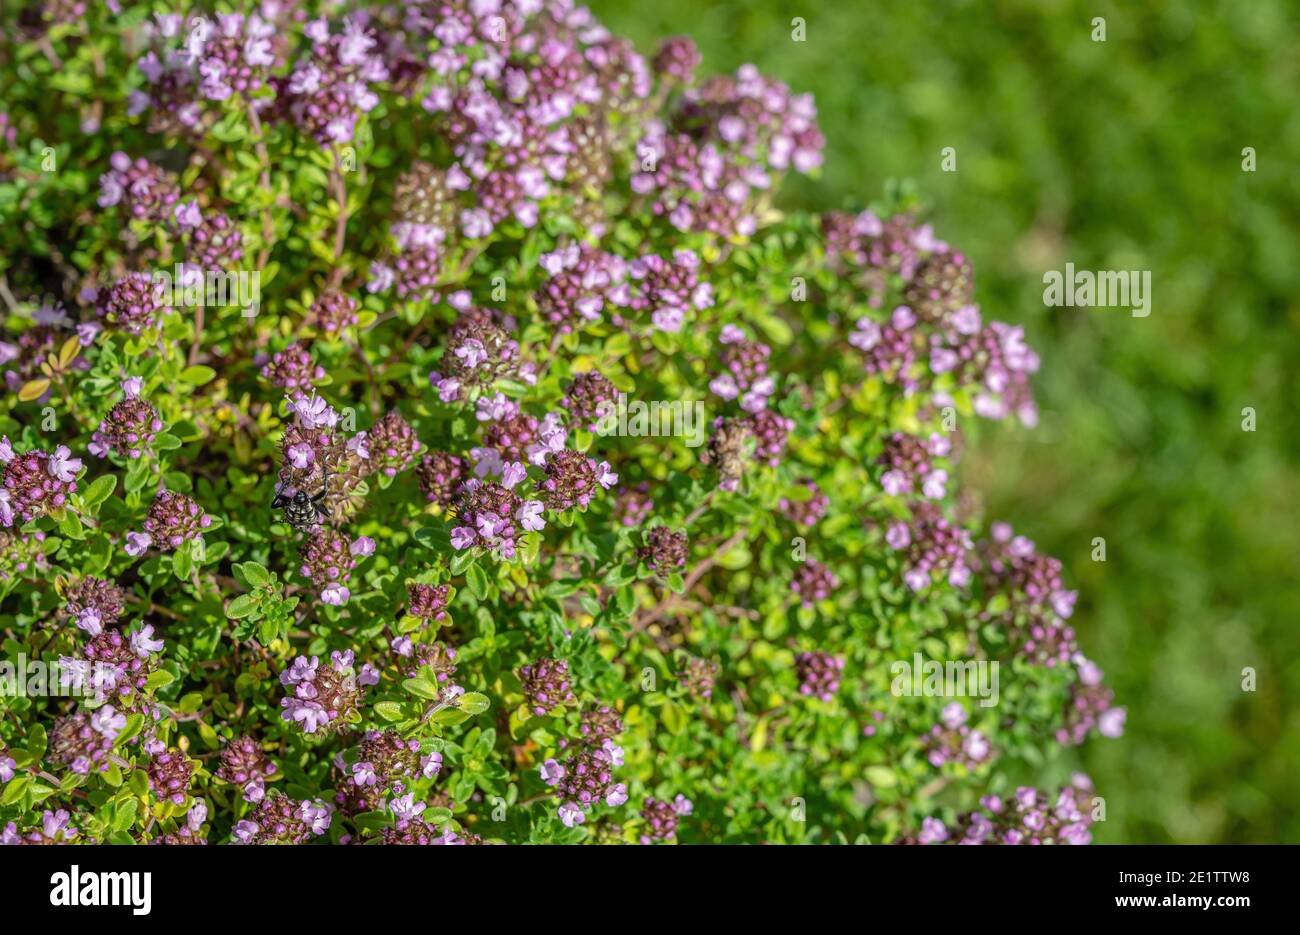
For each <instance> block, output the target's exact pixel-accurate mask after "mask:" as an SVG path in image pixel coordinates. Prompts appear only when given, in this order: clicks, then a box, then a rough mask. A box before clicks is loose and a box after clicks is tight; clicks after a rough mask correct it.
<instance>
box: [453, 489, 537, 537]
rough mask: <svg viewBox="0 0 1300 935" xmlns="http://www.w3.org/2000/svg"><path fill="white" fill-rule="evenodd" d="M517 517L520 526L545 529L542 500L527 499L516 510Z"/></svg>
mask: <svg viewBox="0 0 1300 935" xmlns="http://www.w3.org/2000/svg"><path fill="white" fill-rule="evenodd" d="M515 519H517V520H518V521H519V525H520V526H523V527H524V529H527V530H529V531H530V532H537V531H539V530H541V529H545V528H546V521H545V520H544V519H542V501H540V500H525V501H524V502H523V504H522V505H521V506H520V507H519V509H517V510H515ZM458 548H459V547H458Z"/></svg>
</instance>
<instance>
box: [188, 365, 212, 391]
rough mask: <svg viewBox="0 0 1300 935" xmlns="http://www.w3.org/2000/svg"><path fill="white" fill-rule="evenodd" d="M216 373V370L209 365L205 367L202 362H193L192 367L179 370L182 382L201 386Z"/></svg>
mask: <svg viewBox="0 0 1300 935" xmlns="http://www.w3.org/2000/svg"><path fill="white" fill-rule="evenodd" d="M216 375H217V372H216V371H215V370H213V369H212V368H211V367H205V366H203V365H202V364H195V365H194V366H193V367H186V368H185V369H184V370H182V371H181V374H180V380H181V382H182V383H189V384H191V385H193V386H202V385H203V384H204V383H207V382H208V381H210V380H211V379H212V378H213V377H215V376H216Z"/></svg>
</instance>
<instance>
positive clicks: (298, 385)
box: [262, 344, 325, 390]
mask: <svg viewBox="0 0 1300 935" xmlns="http://www.w3.org/2000/svg"><path fill="white" fill-rule="evenodd" d="M324 378H325V368H324V367H322V366H320V365H319V364H316V363H315V362H313V361H312V359H311V351H309V350H308V349H307V348H305V347H303V346H302V345H301V344H290V345H289V346H288V347H286V348H285V349H284V350H282V351H276V352H275V353H274V354H272V355H271V359H270V360H268V361H267V362H266V365H265V366H264V367H263V368H262V379H264V380H265V381H266V382H267V383H270V384H271V385H272V386H277V387H280V388H281V389H286V390H305V389H309V388H310V387H311V386H312V384H314V383H318V382H319V381H321V380H323V379H324Z"/></svg>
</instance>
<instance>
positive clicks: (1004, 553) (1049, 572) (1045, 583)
mask: <svg viewBox="0 0 1300 935" xmlns="http://www.w3.org/2000/svg"><path fill="white" fill-rule="evenodd" d="M991 532H992V537H991V538H990V540H989V541H987V542H982V543H980V571H981V576H982V577H983V579H984V583H985V587H986V588H987V589H988V590H989V591H991V592H1000V593H1004V594H1007V595H1008V596H1010V597H1011V598H1012V603H1013V606H1015V607H1017V608H1023V609H1031V610H1050V611H1051V612H1052V613H1054V614H1056V615H1057V616H1058V617H1061V618H1065V619H1068V618H1069V617H1070V615H1071V614H1073V613H1074V603H1075V600H1076V599H1077V598H1078V593H1077V592H1075V591H1069V590H1066V588H1065V584H1064V582H1063V579H1062V577H1061V562H1060V560H1059V559H1055V558H1052V557H1051V556H1048V555H1040V554H1039V553H1038V551H1037V550H1036V549H1035V548H1034V543H1033V542H1032V541H1031V540H1029V539H1027V538H1025V537H1024V536H1015V535H1013V534H1012V529H1011V527H1010V526H1009V525H1007V524H1006V523H994V524H993V528H992V530H991Z"/></svg>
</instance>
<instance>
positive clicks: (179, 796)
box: [149, 748, 194, 805]
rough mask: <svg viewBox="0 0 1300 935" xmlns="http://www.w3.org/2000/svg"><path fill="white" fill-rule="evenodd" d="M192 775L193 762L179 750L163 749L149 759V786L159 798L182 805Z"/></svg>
mask: <svg viewBox="0 0 1300 935" xmlns="http://www.w3.org/2000/svg"><path fill="white" fill-rule="evenodd" d="M193 776H194V764H193V763H191V762H190V760H189V759H188V758H187V757H186V756H185V754H184V753H182V752H181V751H180V750H177V749H174V748H173V749H168V750H164V751H163V752H162V753H159V754H156V755H155V756H154V757H153V758H152V759H150V760H149V788H150V789H152V790H153V794H154V795H156V796H158V798H159V799H160V800H170V801H171V802H173V803H175V804H176V805H184V804H185V796H186V794H187V793H188V791H189V788H190V780H191V778H193Z"/></svg>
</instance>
